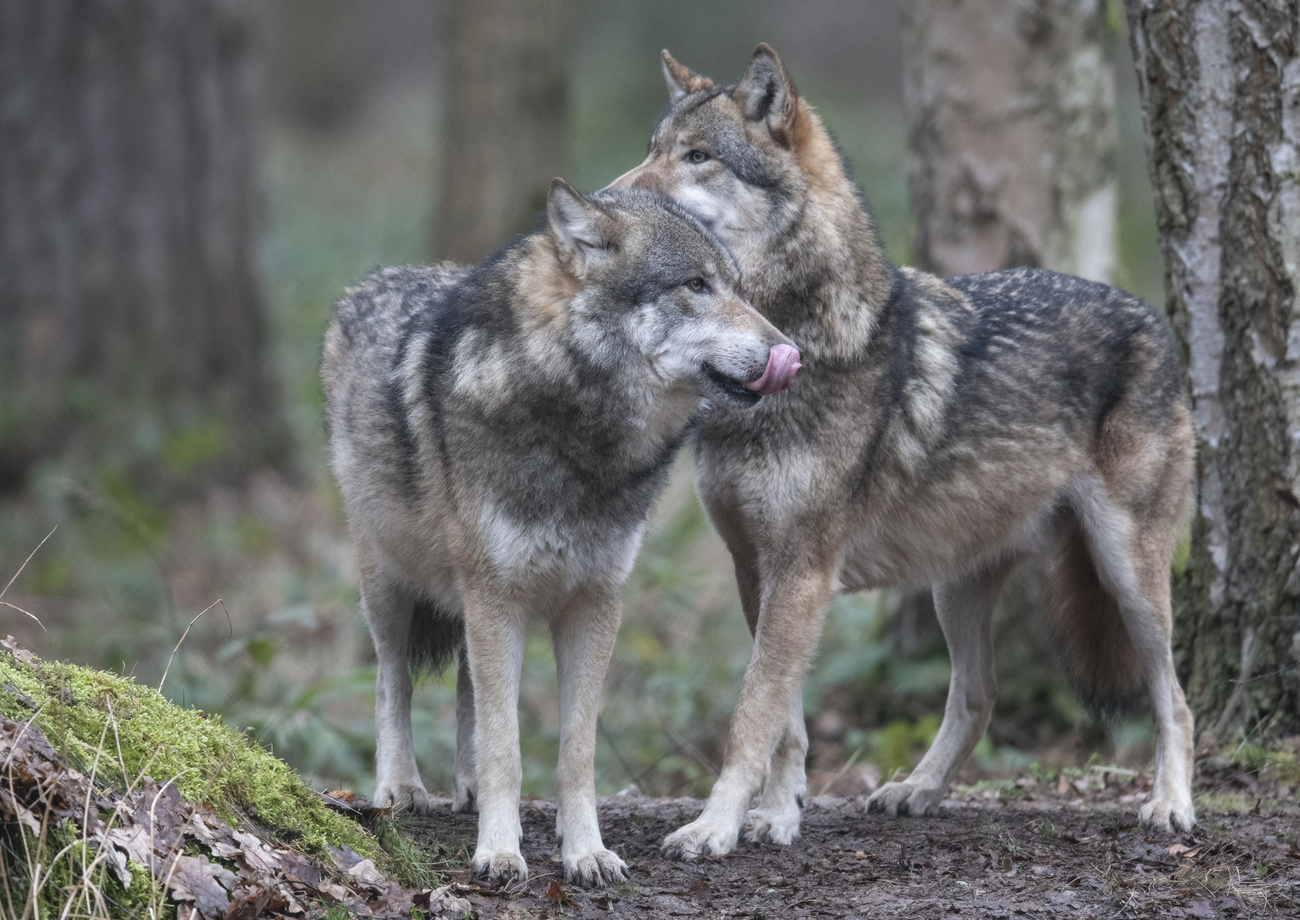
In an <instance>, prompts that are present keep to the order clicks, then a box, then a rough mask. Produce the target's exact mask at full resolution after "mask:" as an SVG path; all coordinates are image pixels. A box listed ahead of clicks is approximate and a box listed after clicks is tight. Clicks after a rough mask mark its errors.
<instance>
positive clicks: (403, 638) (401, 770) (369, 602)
mask: <svg viewBox="0 0 1300 920" xmlns="http://www.w3.org/2000/svg"><path fill="white" fill-rule="evenodd" d="M359 557H360V563H361V609H362V612H363V613H364V614H365V617H366V623H367V624H368V625H369V626H370V635H371V638H373V639H374V643H375V657H376V658H377V659H378V668H377V674H376V677H375V742H376V745H375V804H376V805H378V806H379V807H381V808H394V809H397V810H399V811H403V810H405V811H412V812H414V813H416V814H428V813H429V812H430V811H432V810H433V800H432V798H431V797H430V796H429V793H428V791H426V790H425V788H424V783H423V782H421V781H420V770H419V767H417V766H416V764H415V746H414V742H413V740H412V737H411V672H410V668H409V666H408V665H407V651H408V644H409V641H410V635H411V616H412V614H413V613H414V611H415V599H414V597H413V596H412V595H411V594H410V593H409V592H407V591H406V590H405V589H404V588H403V587H402V586H401V585H400V584H399V583H398V582H397V581H396V580H395V579H393V578H391V577H390V576H388V575H386V574H385V573H384V572H383V571H382V569H381V568H380V566H379V565H378V564H377V563H376V561H375V559H374V556H373V555H372V554H371V553H370V552H369V551H368V550H367V549H366V548H365V546H364V544H362V546H361V547H360V550H359Z"/></svg>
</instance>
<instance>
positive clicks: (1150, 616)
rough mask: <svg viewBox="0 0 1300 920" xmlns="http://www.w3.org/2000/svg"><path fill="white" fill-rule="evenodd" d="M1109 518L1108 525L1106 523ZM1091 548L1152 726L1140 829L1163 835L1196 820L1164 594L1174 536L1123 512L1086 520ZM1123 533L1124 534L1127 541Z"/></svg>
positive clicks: (1186, 727)
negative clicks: (1130, 651) (1145, 694)
mask: <svg viewBox="0 0 1300 920" xmlns="http://www.w3.org/2000/svg"><path fill="white" fill-rule="evenodd" d="M1100 518H1108V519H1110V520H1113V522H1114V523H1113V524H1112V523H1109V521H1107V520H1103V519H1100ZM1087 525H1088V530H1089V533H1088V537H1089V549H1090V550H1091V552H1092V556H1093V560H1094V563H1095V564H1096V565H1097V570H1098V574H1099V575H1100V576H1101V577H1102V580H1103V581H1104V582H1105V584H1106V587H1107V590H1109V591H1111V592H1113V593H1114V595H1115V599H1116V600H1117V601H1118V602H1119V611H1120V616H1121V617H1122V618H1123V620H1124V627H1125V629H1126V630H1127V631H1128V635H1129V639H1130V640H1131V641H1132V643H1133V648H1134V650H1135V651H1136V652H1137V656H1138V659H1139V661H1141V663H1142V674H1143V677H1144V679H1145V680H1146V685H1147V689H1148V691H1149V692H1150V694H1151V709H1152V715H1153V716H1154V717H1155V723H1156V764H1155V777H1154V782H1153V783H1152V788H1151V798H1150V799H1149V800H1148V801H1147V802H1146V804H1144V805H1143V806H1142V807H1141V809H1139V811H1138V819H1139V820H1140V821H1141V823H1142V826H1143V827H1145V828H1148V829H1150V830H1160V831H1166V832H1176V831H1188V830H1191V829H1192V827H1193V826H1194V825H1195V824H1196V808H1195V806H1194V805H1193V804H1192V753H1193V751H1192V713H1191V710H1189V709H1188V708H1187V701H1186V699H1185V698H1184V697H1183V688H1182V687H1181V686H1179V684H1178V677H1177V675H1176V674H1175V673H1174V659H1173V651H1172V649H1171V638H1172V632H1173V614H1172V609H1171V604H1170V595H1169V568H1170V563H1171V562H1172V554H1173V547H1172V542H1173V541H1172V540H1171V539H1170V538H1169V537H1168V536H1167V535H1166V534H1161V533H1144V532H1142V530H1141V529H1139V528H1138V527H1136V526H1132V525H1131V524H1129V519H1128V518H1127V516H1126V515H1123V514H1122V512H1117V511H1109V513H1108V514H1106V515H1100V514H1098V513H1097V511H1096V510H1095V509H1093V513H1092V514H1091V515H1090V516H1089V518H1088V520H1087ZM1125 537H1127V538H1128V539H1127V540H1126V539H1125Z"/></svg>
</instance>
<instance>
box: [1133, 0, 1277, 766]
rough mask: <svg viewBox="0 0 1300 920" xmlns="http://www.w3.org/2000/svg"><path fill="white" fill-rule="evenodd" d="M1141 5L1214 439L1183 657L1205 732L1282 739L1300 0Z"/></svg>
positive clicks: (1177, 275) (1186, 296)
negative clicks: (1299, 1) (1298, 0)
mask: <svg viewBox="0 0 1300 920" xmlns="http://www.w3.org/2000/svg"><path fill="white" fill-rule="evenodd" d="M1125 8H1126V11H1127V14H1128V21H1129V28H1130V32H1131V36H1132V43H1133V56H1134V60H1135V63H1136V65H1137V73H1138V84H1139V88H1140V91H1141V94H1142V108H1143V115H1144V121H1145V124H1146V132H1147V142H1148V146H1149V152H1150V165H1151V179H1152V184H1153V185H1154V186H1155V196H1156V217H1157V222H1158V225H1159V229H1160V241H1161V246H1162V248H1163V250H1164V256H1165V290H1166V292H1167V296H1168V312H1169V317H1170V320H1171V321H1172V323H1173V326H1174V330H1175V333H1176V334H1177V337H1178V340H1179V343H1180V344H1181V346H1182V349H1183V357H1184V360H1185V361H1186V364H1187V368H1188V372H1189V376H1190V377H1191V388H1192V404H1193V409H1194V413H1195V420H1196V432H1197V438H1198V445H1197V446H1198V456H1197V505H1196V511H1195V514H1194V515H1193V519H1192V548H1191V558H1190V563H1189V568H1188V576H1187V581H1186V583H1185V584H1184V585H1183V586H1182V587H1183V589H1184V590H1183V592H1182V594H1183V599H1184V603H1183V604H1182V605H1180V609H1179V611H1178V622H1177V624H1176V628H1175V638H1176V647H1177V650H1178V653H1179V655H1178V657H1179V661H1180V665H1181V666H1182V668H1183V670H1184V673H1185V675H1186V682H1187V690H1188V693H1187V700H1188V703H1189V704H1190V705H1191V707H1192V709H1193V711H1194V712H1195V713H1196V716H1197V719H1198V724H1200V725H1201V726H1202V730H1203V735H1202V737H1206V738H1208V739H1209V740H1212V741H1219V742H1224V741H1227V740H1229V739H1230V738H1235V737H1238V736H1240V734H1241V733H1242V732H1245V733H1246V735H1247V736H1250V737H1255V738H1259V739H1262V740H1264V741H1272V740H1275V739H1277V738H1279V737H1282V736H1286V735H1295V734H1300V314H1298V313H1297V307H1296V287H1297V282H1298V281H1300V148H1297V139H1298V138H1300V47H1298V43H1300V3H1298V2H1297V0H1242V2H1238V3H1231V4H1228V3H1221V2H1212V0H1185V2H1182V3H1178V4H1173V3H1169V2H1163V0H1162V2H1157V0H1126V2H1125Z"/></svg>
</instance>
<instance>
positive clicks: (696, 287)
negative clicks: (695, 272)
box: [686, 278, 709, 294]
mask: <svg viewBox="0 0 1300 920" xmlns="http://www.w3.org/2000/svg"><path fill="white" fill-rule="evenodd" d="M686 286H687V287H688V288H690V289H691V290H692V291H694V292H695V293H697V294H700V293H703V292H704V291H707V290H708V289H709V285H708V283H707V282H705V280H704V279H703V278H692V279H691V280H690V281H687V282H686Z"/></svg>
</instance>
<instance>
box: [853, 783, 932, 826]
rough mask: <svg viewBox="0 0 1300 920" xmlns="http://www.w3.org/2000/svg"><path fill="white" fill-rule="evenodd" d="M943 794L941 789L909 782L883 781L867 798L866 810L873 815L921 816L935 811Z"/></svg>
mask: <svg viewBox="0 0 1300 920" xmlns="http://www.w3.org/2000/svg"><path fill="white" fill-rule="evenodd" d="M943 796H944V790H943V789H927V788H925V787H923V786H913V785H912V784H911V783H885V785H883V786H881V787H880V788H879V789H877V790H876V791H875V792H874V793H872V795H871V798H869V799H867V811H868V812H869V813H871V814H873V815H882V814H883V815H894V816H895V817H900V818H901V817H906V816H907V815H912V816H914V817H917V818H921V817H925V816H926V815H932V814H934V813H935V812H937V811H938V810H939V803H940V802H942V801H943Z"/></svg>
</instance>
